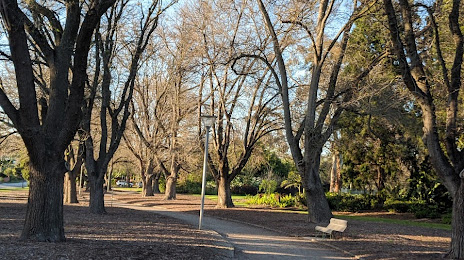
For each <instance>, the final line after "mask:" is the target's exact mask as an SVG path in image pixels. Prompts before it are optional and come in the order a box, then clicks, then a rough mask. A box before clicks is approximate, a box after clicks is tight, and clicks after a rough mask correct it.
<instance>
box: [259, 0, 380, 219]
mask: <svg viewBox="0 0 464 260" xmlns="http://www.w3.org/2000/svg"><path fill="white" fill-rule="evenodd" d="M257 3H258V8H259V11H260V12H261V14H262V17H263V19H264V22H265V27H266V29H267V32H268V34H269V35H270V37H271V39H272V42H273V54H274V55H275V57H276V60H277V70H274V68H273V66H272V64H271V63H270V62H269V61H268V59H266V58H265V57H263V56H262V55H259V56H258V55H254V56H257V58H259V59H261V60H262V61H263V62H265V63H266V64H267V65H268V67H269V68H270V69H271V71H272V74H273V75H274V77H275V81H276V84H277V85H278V87H279V90H280V94H281V97H282V102H283V110H284V118H285V133H286V139H287V142H288V144H289V147H290V151H291V154H292V157H293V160H294V161H295V164H296V166H297V169H298V172H299V173H300V175H301V176H302V178H303V182H304V186H305V190H306V197H307V201H308V213H309V218H310V220H311V221H312V222H316V223H317V222H327V221H328V220H329V219H330V218H331V217H332V213H331V210H330V208H329V204H328V202H327V199H326V197H325V192H324V189H323V187H322V183H321V179H320V176H319V167H320V159H321V153H322V149H323V146H324V144H325V143H326V142H327V140H328V139H329V138H330V136H331V135H332V133H333V130H334V128H335V127H336V123H337V120H338V119H339V117H340V115H341V113H342V111H343V110H344V109H345V108H346V107H347V106H348V104H349V103H348V101H349V100H350V99H351V98H352V95H353V87H354V86H357V85H358V84H359V82H360V81H361V80H362V79H363V78H364V77H365V76H366V75H367V74H368V73H369V71H370V70H371V69H372V68H373V66H374V65H375V64H377V63H378V61H379V60H381V58H383V56H380V57H378V58H377V59H375V60H374V61H373V62H372V64H370V65H369V66H368V67H367V68H365V70H364V71H363V72H362V73H360V74H359V75H358V76H357V77H356V78H355V80H353V81H352V82H344V84H341V83H340V82H339V79H338V78H339V73H340V71H341V69H342V64H343V59H344V55H345V51H346V48H347V45H348V40H349V36H350V33H349V32H350V30H351V28H352V25H353V23H354V21H355V20H356V19H357V18H359V17H360V16H361V15H362V14H363V13H364V12H366V10H368V9H369V5H370V4H368V5H366V4H363V3H358V2H356V1H353V3H352V5H351V9H352V11H351V13H350V16H349V17H347V18H346V20H345V21H346V22H344V23H341V26H340V30H339V31H338V32H337V33H336V34H335V36H333V37H332V39H328V37H327V35H326V29H327V26H329V24H330V21H331V20H330V17H333V16H334V15H335V14H336V12H335V8H336V6H337V5H336V1H335V0H321V1H318V2H317V3H314V2H301V1H288V2H286V4H285V8H283V9H284V10H286V12H285V13H282V14H278V15H279V17H280V20H281V25H282V26H283V24H288V25H289V26H290V27H289V28H288V29H287V30H286V31H284V33H283V34H282V35H278V34H277V31H276V25H275V22H272V20H271V17H270V15H269V13H268V11H267V9H266V7H265V5H264V3H263V1H261V0H257ZM314 17H316V19H315V20H316V23H315V24H314V22H313V21H314ZM339 24H340V23H339ZM295 28H297V29H300V30H302V31H304V32H305V33H306V34H307V35H306V37H307V39H309V41H310V42H311V45H310V46H309V47H308V48H307V50H306V54H305V56H306V55H308V56H307V60H310V71H309V72H308V74H310V75H309V76H308V77H309V78H310V80H309V83H308V84H305V83H304V82H300V81H299V80H298V79H295V78H294V77H293V76H292V75H291V74H289V71H288V65H289V62H286V61H285V57H284V54H283V52H284V50H285V48H289V47H288V42H289V41H290V42H291V39H292V37H291V35H290V34H289V33H290V32H291V31H292V30H293V29H295ZM329 60H331V62H330V63H331V64H329ZM324 78H328V81H324ZM292 80H293V81H294V82H295V83H296V85H300V87H299V88H298V89H297V91H299V92H297V93H298V94H297V95H298V96H299V97H297V98H296V99H295V98H293V97H292V96H291V95H292V94H291V92H290V91H291V89H290V87H291V86H290V85H289V84H290V83H291V81H292ZM324 86H325V87H324ZM293 95H294V94H293ZM321 97H322V98H321ZM318 99H319V100H318ZM292 105H293V112H292ZM302 105H305V106H306V108H305V109H304V110H303V109H301V107H299V106H302ZM295 106H296V107H295ZM299 114H300V115H299Z"/></svg>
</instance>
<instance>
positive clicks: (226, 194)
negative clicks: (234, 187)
mask: <svg viewBox="0 0 464 260" xmlns="http://www.w3.org/2000/svg"><path fill="white" fill-rule="evenodd" d="M217 187H218V202H217V205H216V208H232V207H234V206H235V205H234V203H233V202H232V193H231V192H230V181H229V180H228V179H227V177H221V178H219V182H218V183H217Z"/></svg>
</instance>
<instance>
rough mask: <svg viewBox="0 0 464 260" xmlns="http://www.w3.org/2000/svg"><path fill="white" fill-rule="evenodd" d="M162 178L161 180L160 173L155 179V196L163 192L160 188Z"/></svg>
mask: <svg viewBox="0 0 464 260" xmlns="http://www.w3.org/2000/svg"><path fill="white" fill-rule="evenodd" d="M160 178H161V172H160V171H159V172H158V173H157V174H156V175H155V176H154V178H153V182H152V184H153V188H152V189H153V193H154V194H160V193H161V191H160V188H159V185H160V184H159V181H160Z"/></svg>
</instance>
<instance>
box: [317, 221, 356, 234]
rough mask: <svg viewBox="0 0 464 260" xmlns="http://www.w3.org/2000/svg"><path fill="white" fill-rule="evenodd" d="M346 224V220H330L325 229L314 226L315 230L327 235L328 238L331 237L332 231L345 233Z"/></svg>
mask: <svg viewBox="0 0 464 260" xmlns="http://www.w3.org/2000/svg"><path fill="white" fill-rule="evenodd" d="M347 224H348V221H346V220H343V219H336V218H331V219H330V223H329V225H327V227H322V226H316V230H317V231H320V232H323V233H327V234H329V235H330V236H332V232H333V231H337V232H343V231H345V229H346V226H347Z"/></svg>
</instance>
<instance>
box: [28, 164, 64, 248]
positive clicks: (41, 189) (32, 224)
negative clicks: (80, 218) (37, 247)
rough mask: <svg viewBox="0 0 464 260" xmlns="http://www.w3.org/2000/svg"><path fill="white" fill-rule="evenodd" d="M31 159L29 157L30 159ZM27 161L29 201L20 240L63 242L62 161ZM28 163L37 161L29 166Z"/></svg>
mask: <svg viewBox="0 0 464 260" xmlns="http://www.w3.org/2000/svg"><path fill="white" fill-rule="evenodd" d="M31 157H32V156H31ZM43 158H44V159H43V161H42V159H37V158H34V159H35V160H34V159H33V158H31V164H30V174H31V178H30V181H29V183H30V186H29V198H28V203H27V209H26V219H25V223H24V229H23V231H22V234H21V239H23V240H32V241H41V242H61V241H65V240H66V238H65V235H64V227H63V223H64V221H63V181H64V178H63V177H64V173H65V172H66V169H65V167H64V160H63V158H56V156H55V157H52V156H44V157H43ZM32 161H40V165H38V164H39V163H36V164H34V163H32Z"/></svg>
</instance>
